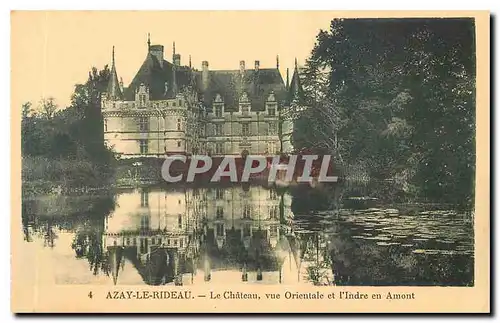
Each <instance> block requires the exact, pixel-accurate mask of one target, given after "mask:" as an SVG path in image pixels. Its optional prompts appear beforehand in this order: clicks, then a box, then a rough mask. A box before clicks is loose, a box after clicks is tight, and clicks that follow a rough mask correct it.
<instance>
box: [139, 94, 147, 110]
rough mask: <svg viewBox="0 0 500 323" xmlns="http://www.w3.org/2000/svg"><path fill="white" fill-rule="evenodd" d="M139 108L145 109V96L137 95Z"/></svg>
mask: <svg viewBox="0 0 500 323" xmlns="http://www.w3.org/2000/svg"><path fill="white" fill-rule="evenodd" d="M139 106H140V107H141V108H144V107H146V94H141V95H139Z"/></svg>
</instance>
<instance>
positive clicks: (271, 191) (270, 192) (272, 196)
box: [269, 190, 278, 200]
mask: <svg viewBox="0 0 500 323" xmlns="http://www.w3.org/2000/svg"><path fill="white" fill-rule="evenodd" d="M277 197H278V196H277V194H276V191H273V190H269V198H270V199H271V200H276V198H277Z"/></svg>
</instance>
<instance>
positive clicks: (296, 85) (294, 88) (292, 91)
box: [288, 60, 306, 104]
mask: <svg viewBox="0 0 500 323" xmlns="http://www.w3.org/2000/svg"><path fill="white" fill-rule="evenodd" d="M294 99H296V100H297V102H298V103H299V104H305V101H306V100H305V95H304V89H303V87H302V81H301V79H300V71H299V68H298V67H297V60H295V69H294V70H293V75H292V81H291V82H290V86H289V88H288V102H289V103H290V102H292V101H293V100H294Z"/></svg>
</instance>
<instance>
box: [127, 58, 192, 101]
mask: <svg viewBox="0 0 500 323" xmlns="http://www.w3.org/2000/svg"><path fill="white" fill-rule="evenodd" d="M162 65H163V66H162ZM162 65H161V64H160V61H159V60H158V58H157V57H156V56H154V55H153V54H151V53H148V55H147V56H146V59H145V60H144V62H143V63H142V65H141V67H140V68H139V71H138V72H137V74H136V75H135V77H134V78H133V80H132V82H131V83H130V85H129V86H128V87H127V89H126V90H125V93H124V95H125V100H127V101H133V100H135V91H136V90H137V89H138V88H139V86H140V85H141V83H144V84H145V85H146V86H148V87H149V95H150V100H162V99H170V98H174V97H175V93H174V91H173V89H174V86H173V84H174V82H173V81H174V65H173V64H172V63H170V62H168V61H166V60H163V64H162ZM191 75H192V71H191V69H189V67H187V66H176V67H175V81H176V84H177V90H178V91H179V90H181V89H182V88H183V87H185V86H188V85H189V84H190V82H191ZM165 83H167V84H168V88H167V93H165Z"/></svg>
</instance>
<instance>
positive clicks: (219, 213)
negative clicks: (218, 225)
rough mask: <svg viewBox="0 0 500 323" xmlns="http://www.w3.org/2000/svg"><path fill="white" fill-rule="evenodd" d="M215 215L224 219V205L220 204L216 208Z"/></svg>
mask: <svg viewBox="0 0 500 323" xmlns="http://www.w3.org/2000/svg"><path fill="white" fill-rule="evenodd" d="M215 217H216V218H217V219H222V218H223V217H224V209H223V208H222V206H218V207H217V209H216V210H215Z"/></svg>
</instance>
